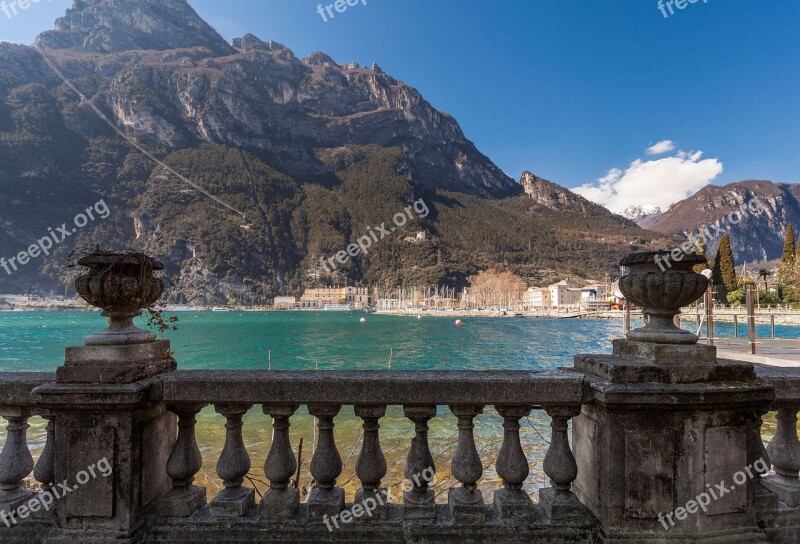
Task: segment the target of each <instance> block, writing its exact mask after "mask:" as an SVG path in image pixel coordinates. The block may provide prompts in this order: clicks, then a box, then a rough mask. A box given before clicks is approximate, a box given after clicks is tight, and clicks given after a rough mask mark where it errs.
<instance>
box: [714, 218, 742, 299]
mask: <svg viewBox="0 0 800 544" xmlns="http://www.w3.org/2000/svg"><path fill="white" fill-rule="evenodd" d="M713 272H714V276H713V280H714V288H715V289H716V291H717V299H718V300H719V301H721V302H723V303H727V300H728V293H729V292H730V291H735V290H736V286H737V282H736V265H735V264H734V261H733V250H732V249H731V238H730V235H728V234H725V235H724V236H723V237H722V239H720V241H719V249H717V257H716V259H715V260H714V269H713Z"/></svg>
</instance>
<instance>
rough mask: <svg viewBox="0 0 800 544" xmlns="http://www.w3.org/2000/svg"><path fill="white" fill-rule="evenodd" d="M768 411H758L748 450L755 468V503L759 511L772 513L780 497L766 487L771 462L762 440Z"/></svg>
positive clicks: (751, 463)
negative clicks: (764, 420) (765, 481)
mask: <svg viewBox="0 0 800 544" xmlns="http://www.w3.org/2000/svg"><path fill="white" fill-rule="evenodd" d="M766 413H767V411H766V410H756V411H755V414H756V420H755V425H754V426H753V427H752V429H751V430H750V440H751V441H752V444H753V447H751V448H749V449H748V453H749V454H750V456H751V457H750V465H752V466H753V469H754V473H755V474H754V476H753V480H754V481H755V483H754V486H753V487H754V494H753V502H754V504H755V507H756V509H757V510H759V511H761V512H771V511H774V510H775V509H777V508H778V497H777V496H776V495H775V494H774V493H772V492H771V491H769V490H768V489H767V488H766V487H765V486H764V479H765V478H766V477H767V476H768V475H769V469H770V466H771V462H770V459H769V454H768V453H767V449H766V448H765V447H764V441H763V440H762V439H761V427H762V426H763V424H764V422H763V419H762V418H763V417H764V414H766Z"/></svg>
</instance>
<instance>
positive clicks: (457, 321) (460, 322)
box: [456, 319, 464, 327]
mask: <svg viewBox="0 0 800 544" xmlns="http://www.w3.org/2000/svg"><path fill="white" fill-rule="evenodd" d="M463 324H464V322H463V321H461V320H460V319H456V326H457V327H460V326H461V325H463Z"/></svg>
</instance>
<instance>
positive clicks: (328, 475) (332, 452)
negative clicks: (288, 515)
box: [306, 404, 344, 518]
mask: <svg viewBox="0 0 800 544" xmlns="http://www.w3.org/2000/svg"><path fill="white" fill-rule="evenodd" d="M340 409H341V407H340V406H336V405H313V404H312V405H309V407H308V412H309V413H310V414H311V415H312V416H315V417H316V418H318V419H319V424H318V425H317V428H318V429H319V440H318V442H317V450H316V451H315V452H314V456H313V457H312V458H311V466H310V468H311V476H313V477H314V479H315V480H316V481H317V487H315V488H314V489H312V490H311V493H310V494H309V495H308V500H307V501H306V502H307V503H308V515H309V516H310V517H312V518H315V517H323V516H326V515H327V516H335V515H337V514H339V513H340V512H341V511H342V510H344V490H343V489H342V488H341V487H336V479H337V478H338V477H339V475H340V474H341V473H342V457H341V455H339V450H337V449H336V440H335V439H334V436H333V427H334V423H333V418H334V417H336V414H338V413H339V410H340Z"/></svg>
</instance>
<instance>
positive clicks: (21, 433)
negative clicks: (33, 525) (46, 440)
mask: <svg viewBox="0 0 800 544" xmlns="http://www.w3.org/2000/svg"><path fill="white" fill-rule="evenodd" d="M0 415H1V416H3V417H4V418H5V419H6V421H8V426H7V429H8V432H7V433H6V443H5V445H4V446H3V451H2V452H0V512H6V513H12V512H13V511H14V510H15V509H16V508H17V507H19V506H21V505H23V504H25V503H26V502H28V501H29V500H30V499H32V498H33V492H31V491H29V490H27V489H25V488H24V487H23V485H22V484H23V481H24V480H25V478H27V477H28V475H29V474H30V473H31V471H32V470H33V456H32V455H31V452H30V450H29V449H28V428H29V427H30V425H29V424H28V418H29V417H30V416H31V413H30V411H28V410H27V409H13V408H11V409H4V410H2V412H0Z"/></svg>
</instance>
